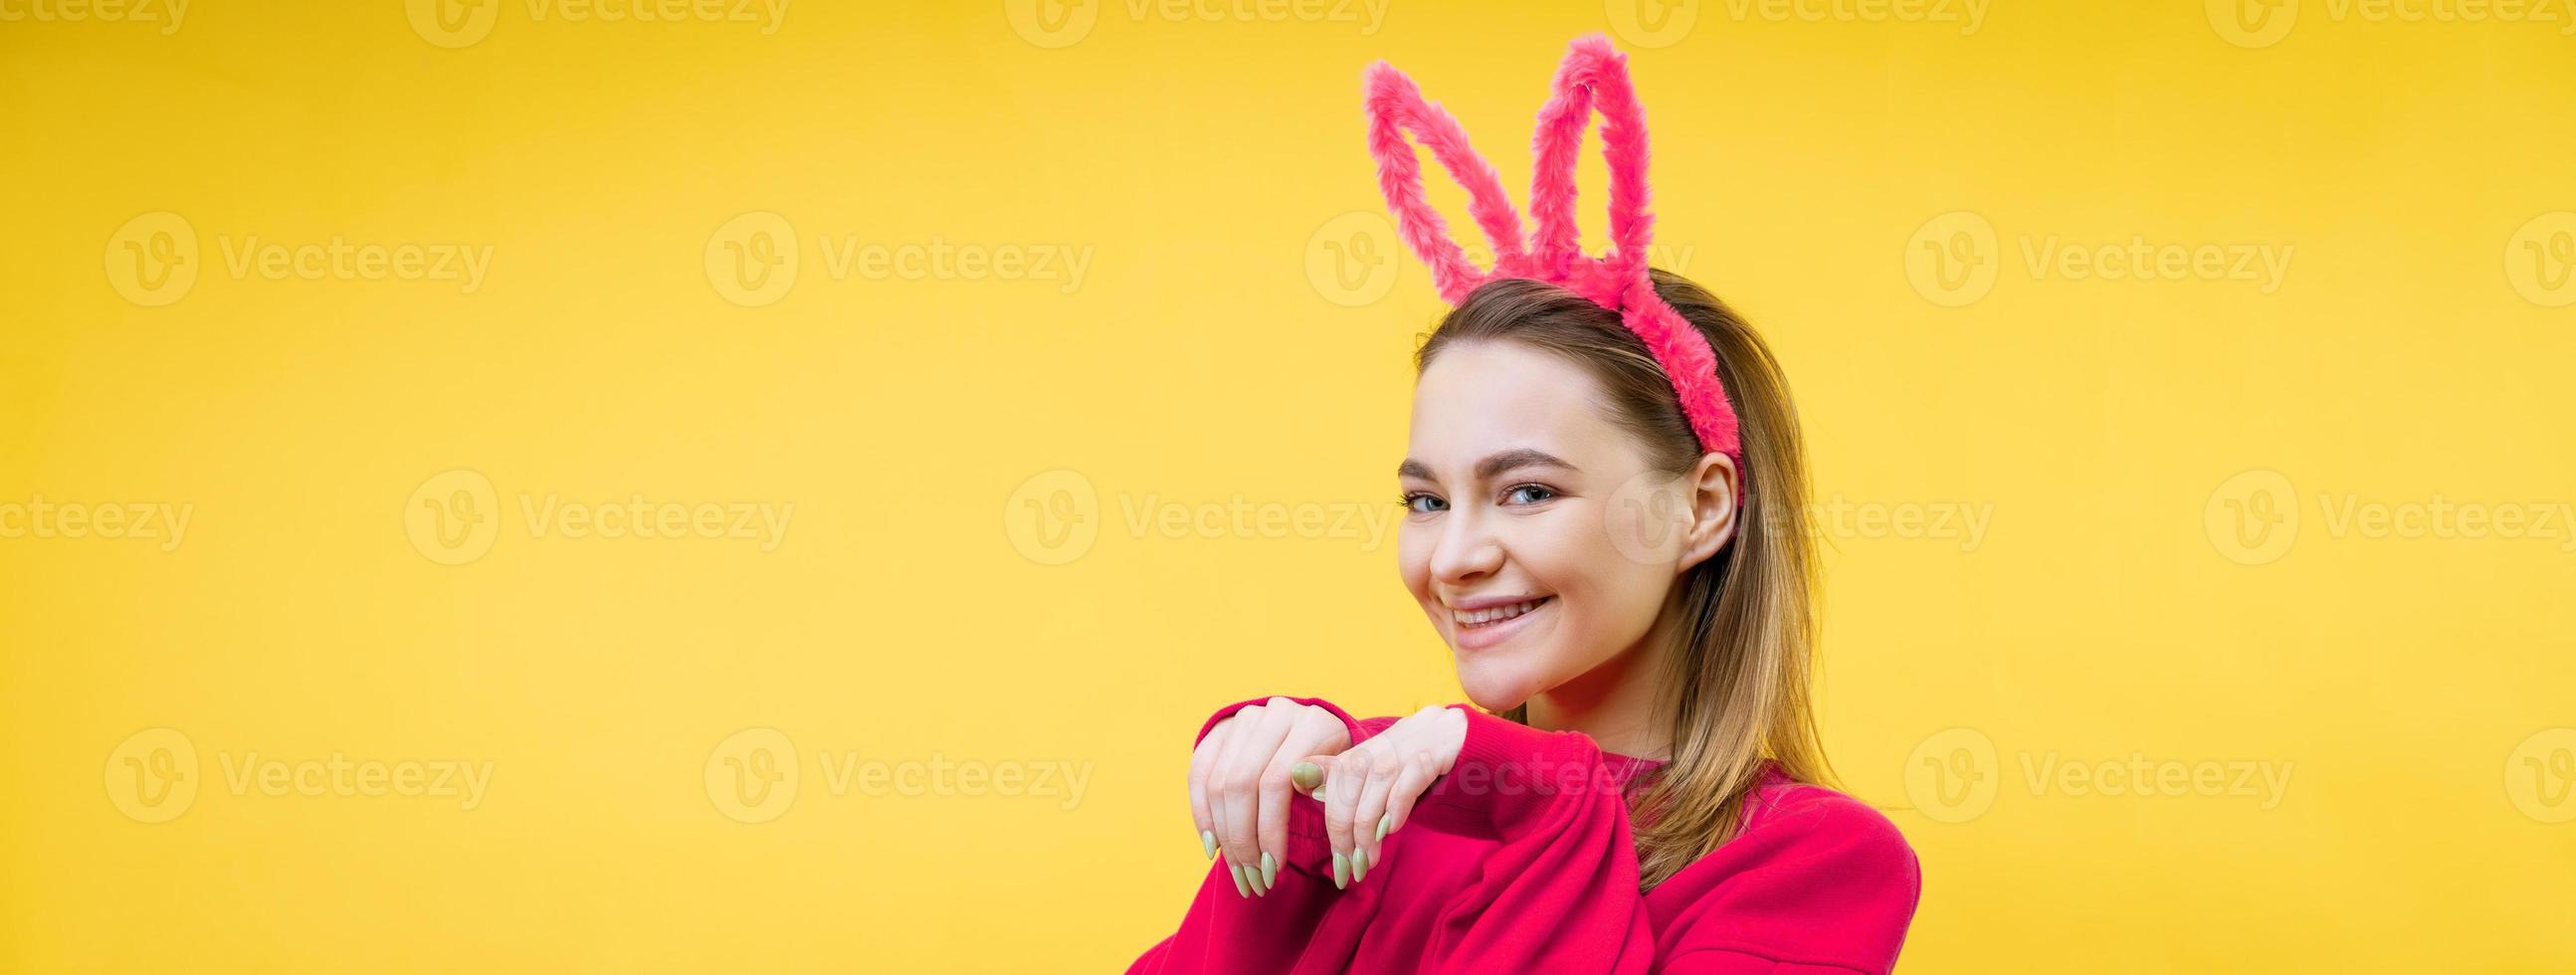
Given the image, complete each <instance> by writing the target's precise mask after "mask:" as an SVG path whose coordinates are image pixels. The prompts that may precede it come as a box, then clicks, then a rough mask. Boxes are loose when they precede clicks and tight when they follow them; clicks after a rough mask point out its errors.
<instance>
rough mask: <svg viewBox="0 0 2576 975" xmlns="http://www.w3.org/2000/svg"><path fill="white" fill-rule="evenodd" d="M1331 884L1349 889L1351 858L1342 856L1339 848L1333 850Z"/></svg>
mask: <svg viewBox="0 0 2576 975" xmlns="http://www.w3.org/2000/svg"><path fill="white" fill-rule="evenodd" d="M1333 886H1334V887H1337V888H1340V889H1342V890H1349V889H1351V858H1350V857H1348V856H1344V855H1343V854H1342V853H1341V851H1339V850H1336V851H1334V852H1333Z"/></svg>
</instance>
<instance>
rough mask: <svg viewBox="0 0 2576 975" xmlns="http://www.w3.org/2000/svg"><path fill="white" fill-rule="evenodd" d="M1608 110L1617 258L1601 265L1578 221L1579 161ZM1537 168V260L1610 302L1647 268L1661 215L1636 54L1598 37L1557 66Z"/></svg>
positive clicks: (1581, 42) (1533, 199)
mask: <svg viewBox="0 0 2576 975" xmlns="http://www.w3.org/2000/svg"><path fill="white" fill-rule="evenodd" d="M1595 109H1598V110H1599V111H1600V113H1601V144H1602V145H1601V152H1602V156H1603V157H1604V158H1605V159H1607V160H1608V161H1609V164H1610V245H1611V250H1610V254H1609V256H1608V257H1607V258H1606V259H1605V260H1604V261H1603V262H1602V263H1601V264H1600V265H1598V266H1586V265H1587V264H1590V262H1587V261H1583V260H1579V258H1581V257H1582V256H1583V242H1582V232H1581V231H1580V230H1579V229H1577V228H1576V226H1575V221H1574V199H1575V194H1576V191H1575V184H1574V165H1575V159H1576V157H1577V156H1578V155H1579V154H1580V153H1581V152H1582V150H1583V129H1584V127H1585V126H1586V125H1588V124H1590V123H1591V121H1592V113H1593V111H1594V110H1595ZM1531 144H1532V149H1533V151H1534V153H1535V155H1536V156H1537V169H1536V170H1535V171H1534V172H1533V174H1532V175H1531V177H1530V216H1531V218H1532V219H1534V220H1536V221H1537V222H1538V236H1537V239H1536V240H1535V241H1534V242H1533V243H1532V249H1533V250H1534V251H1535V254H1534V255H1533V258H1534V260H1536V261H1537V262H1538V266H1539V267H1540V268H1541V269H1542V271H1543V272H1544V273H1545V274H1546V275H1547V276H1548V277H1550V278H1554V279H1557V280H1562V281H1565V282H1566V283H1567V286H1568V287H1572V288H1574V289H1575V290H1576V291H1578V292H1581V293H1583V294H1584V295H1585V296H1586V297H1589V298H1592V299H1593V300H1595V301H1598V302H1601V303H1602V304H1606V305H1613V306H1616V305H1617V304H1618V301H1617V300H1616V296H1617V295H1618V293H1619V292H1620V291H1621V290H1624V289H1625V287H1626V285H1627V283H1628V281H1629V280H1630V279H1631V278H1633V277H1634V276H1636V274H1637V273H1638V272H1640V271H1642V270H1644V269H1645V267H1646V245H1647V244H1649V243H1652V242H1653V240H1654V226H1655V218H1654V215H1653V214H1651V213H1648V212H1647V211H1646V202H1647V198H1648V193H1647V189H1646V113H1645V109H1644V108H1642V107H1640V106H1639V105H1638V104H1637V89H1636V86H1634V85H1632V84H1630V83H1629V80H1628V56H1627V55H1625V54H1621V53H1619V51H1618V49H1617V48H1614V47H1611V46H1610V39H1609V38H1606V37H1603V36H1601V35H1598V34H1594V35H1592V36H1590V37H1583V38H1578V39H1576V40H1575V42H1574V43H1573V45H1571V46H1570V47H1569V48H1568V49H1567V50H1566V52H1565V63H1564V64H1562V65H1560V66H1558V67H1557V69H1556V84H1555V86H1554V91H1553V92H1552V93H1551V95H1550V96H1549V99H1548V103H1547V107H1545V108H1542V109H1540V110H1539V113H1538V134H1537V135H1535V136H1533V137H1532V138H1531Z"/></svg>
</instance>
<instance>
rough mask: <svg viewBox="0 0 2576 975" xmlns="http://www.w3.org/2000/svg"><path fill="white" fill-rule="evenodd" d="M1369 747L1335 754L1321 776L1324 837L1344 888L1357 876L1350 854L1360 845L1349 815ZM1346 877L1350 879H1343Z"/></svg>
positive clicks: (1361, 782)
mask: <svg viewBox="0 0 2576 975" xmlns="http://www.w3.org/2000/svg"><path fill="white" fill-rule="evenodd" d="M1369 752H1370V749H1369V748H1368V746H1365V745H1363V746H1361V747H1360V748H1358V749H1356V750H1353V751H1347V752H1343V753H1341V754H1340V755H1338V756H1335V758H1334V760H1333V764H1332V766H1331V767H1330V768H1329V769H1328V770H1327V773H1326V776H1325V779H1324V837H1325V840H1326V841H1327V842H1329V843H1331V844H1332V846H1333V878H1334V880H1335V881H1337V882H1339V883H1341V884H1342V886H1344V887H1348V886H1350V881H1351V880H1352V879H1357V877H1358V876H1359V864H1358V862H1357V861H1355V860H1354V859H1353V858H1352V855H1353V854H1355V853H1358V852H1359V847H1358V846H1357V845H1355V844H1354V843H1353V842H1352V836H1351V832H1352V831H1351V817H1352V816H1353V815H1354V813H1353V810H1355V809H1357V808H1358V807H1359V802H1360V787H1361V786H1362V785H1364V784H1366V782H1367V779H1366V777H1365V773H1364V772H1363V770H1364V769H1366V768H1367V767H1368V766H1367V762H1368V756H1369ZM1345 878H1349V879H1345Z"/></svg>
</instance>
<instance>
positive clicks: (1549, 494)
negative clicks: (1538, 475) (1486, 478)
mask: <svg viewBox="0 0 2576 975" xmlns="http://www.w3.org/2000/svg"><path fill="white" fill-rule="evenodd" d="M1523 491H1536V492H1538V493H1539V494H1540V495H1541V497H1536V498H1532V499H1530V501H1529V503H1531V504H1537V503H1538V502H1541V501H1545V500H1547V499H1548V498H1553V497H1555V496H1556V492H1555V491H1552V490H1549V489H1548V488H1547V486H1546V485H1542V484H1518V485H1514V486H1513V487H1512V489H1511V490H1509V491H1505V492H1503V497H1505V498H1510V497H1512V496H1514V495H1518V494H1520V493H1521V492H1523Z"/></svg>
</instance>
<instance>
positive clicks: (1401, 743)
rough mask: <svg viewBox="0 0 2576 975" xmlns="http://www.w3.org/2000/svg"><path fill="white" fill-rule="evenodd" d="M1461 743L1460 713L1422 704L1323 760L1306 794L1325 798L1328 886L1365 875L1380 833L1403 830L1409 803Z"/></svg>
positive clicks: (1445, 768) (1442, 771)
mask: <svg viewBox="0 0 2576 975" xmlns="http://www.w3.org/2000/svg"><path fill="white" fill-rule="evenodd" d="M1466 741H1467V715H1466V713H1465V712H1462V711H1459V710H1458V709H1456V708H1449V707H1438V706H1434V707H1427V708H1423V709H1422V710H1420V711H1417V712H1414V713H1413V714H1412V715H1411V716H1409V717H1406V718H1405V719H1403V720H1401V721H1397V722H1396V723H1395V724H1393V725H1391V726H1389V727H1388V728H1387V729H1386V730H1385V731H1382V732H1379V733H1377V734H1376V735H1372V736H1370V738H1369V740H1367V741H1364V742H1361V743H1360V744H1359V745H1358V746H1357V747H1353V748H1349V749H1347V750H1344V751H1342V752H1341V753H1340V754H1338V755H1335V756H1332V757H1328V758H1322V759H1318V760H1316V761H1315V763H1314V764H1316V765H1319V766H1322V768H1321V769H1320V770H1319V772H1320V774H1302V773H1306V772H1307V771H1308V770H1305V769H1298V770H1297V771H1298V772H1300V773H1301V774H1300V775H1299V778H1300V779H1301V781H1300V783H1299V785H1300V786H1301V787H1302V786H1305V785H1306V782H1305V781H1303V780H1306V779H1320V780H1321V782H1322V786H1323V787H1322V788H1321V789H1320V790H1317V791H1315V792H1314V793H1313V795H1314V796H1315V798H1317V799H1319V800H1322V801H1323V803H1324V828H1325V831H1326V833H1327V834H1328V835H1330V836H1331V838H1332V843H1333V884H1334V885H1335V886H1338V887H1345V888H1347V887H1349V886H1350V885H1351V884H1355V883H1358V882H1360V881H1361V880H1362V879H1365V878H1366V877H1367V876H1368V871H1369V868H1370V867H1373V866H1376V865H1377V863H1378V854H1379V846H1380V845H1381V844H1382V843H1384V842H1385V840H1386V836H1387V834H1389V833H1392V832H1395V831H1396V830H1399V829H1403V828H1404V823H1405V821H1406V820H1407V819H1409V818H1411V817H1412V813H1413V801H1414V799H1416V798H1418V797H1420V796H1421V795H1422V793H1423V791H1424V790H1426V789H1429V788H1430V787H1431V780H1432V779H1435V778H1438V777H1440V776H1442V775H1446V774H1448V772H1449V768H1450V766H1452V765H1455V764H1457V762H1458V749H1459V747H1460V746H1461V745H1464V744H1465V743H1466Z"/></svg>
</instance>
